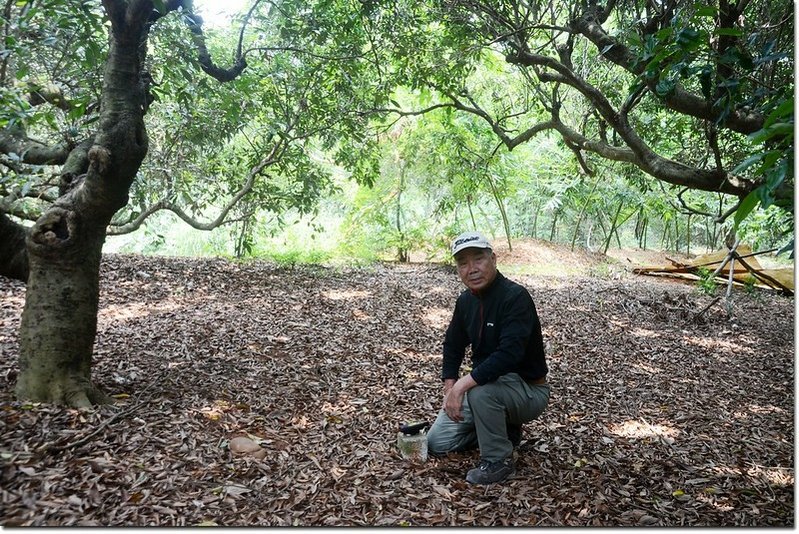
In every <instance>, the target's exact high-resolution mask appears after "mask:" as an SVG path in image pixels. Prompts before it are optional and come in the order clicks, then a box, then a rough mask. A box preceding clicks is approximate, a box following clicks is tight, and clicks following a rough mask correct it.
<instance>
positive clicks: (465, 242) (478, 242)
mask: <svg viewBox="0 0 799 534" xmlns="http://www.w3.org/2000/svg"><path fill="white" fill-rule="evenodd" d="M465 248H487V249H489V250H493V247H492V246H491V243H490V242H489V241H488V239H486V236H484V235H483V234H481V233H480V232H464V233H462V234H461V235H459V236H458V237H456V238H455V241H453V242H452V255H453V256H454V255H455V254H457V253H458V252H460V251H461V250H463V249H465Z"/></svg>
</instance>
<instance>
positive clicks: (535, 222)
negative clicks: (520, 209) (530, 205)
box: [532, 199, 544, 239]
mask: <svg viewBox="0 0 799 534" xmlns="http://www.w3.org/2000/svg"><path fill="white" fill-rule="evenodd" d="M543 203H544V201H543V200H541V199H539V200H538V203H537V204H536V205H535V214H534V215H533V231H532V238H533V239H537V238H538V235H537V234H538V214H539V212H540V211H541V204H543Z"/></svg>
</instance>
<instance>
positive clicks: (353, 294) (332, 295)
mask: <svg viewBox="0 0 799 534" xmlns="http://www.w3.org/2000/svg"><path fill="white" fill-rule="evenodd" d="M322 296H323V297H325V298H328V299H330V300H350V299H364V298H366V297H371V296H372V292H371V291H358V290H354V291H344V290H341V289H329V290H327V291H323V292H322Z"/></svg>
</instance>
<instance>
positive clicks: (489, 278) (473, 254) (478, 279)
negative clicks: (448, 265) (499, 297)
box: [455, 248, 497, 292]
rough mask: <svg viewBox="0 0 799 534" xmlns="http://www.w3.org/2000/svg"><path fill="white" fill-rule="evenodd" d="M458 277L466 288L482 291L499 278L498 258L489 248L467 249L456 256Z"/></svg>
mask: <svg viewBox="0 0 799 534" xmlns="http://www.w3.org/2000/svg"><path fill="white" fill-rule="evenodd" d="M455 263H456V265H457V266H458V275H459V276H460V277H461V281H462V282H463V283H464V285H465V286H466V287H468V288H469V289H471V290H472V291H475V292H477V291H480V290H482V289H485V288H486V287H488V286H489V285H490V284H491V282H493V281H494V278H495V277H496V276H497V256H496V255H495V254H494V252H493V251H491V250H490V249H487V248H465V249H463V250H461V251H460V252H458V253H457V254H456V255H455Z"/></svg>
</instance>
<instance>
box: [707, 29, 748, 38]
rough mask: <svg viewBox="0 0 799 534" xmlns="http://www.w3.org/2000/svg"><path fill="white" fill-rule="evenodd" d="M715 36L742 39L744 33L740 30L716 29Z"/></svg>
mask: <svg viewBox="0 0 799 534" xmlns="http://www.w3.org/2000/svg"><path fill="white" fill-rule="evenodd" d="M713 33H714V34H715V35H729V36H732V37H742V36H743V34H744V32H743V30H741V29H739V28H716V29H715V30H713Z"/></svg>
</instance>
